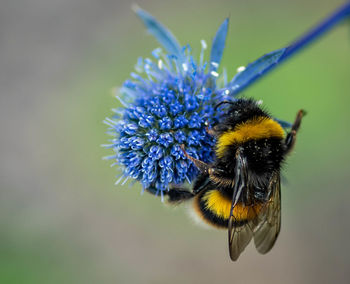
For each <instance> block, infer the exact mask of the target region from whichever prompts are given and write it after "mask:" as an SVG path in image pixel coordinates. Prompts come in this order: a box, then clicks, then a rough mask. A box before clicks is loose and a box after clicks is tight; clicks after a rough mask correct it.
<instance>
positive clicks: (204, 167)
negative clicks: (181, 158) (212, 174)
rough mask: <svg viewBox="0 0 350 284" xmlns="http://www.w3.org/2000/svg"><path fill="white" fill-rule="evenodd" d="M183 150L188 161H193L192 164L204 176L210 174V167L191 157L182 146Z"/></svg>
mask: <svg viewBox="0 0 350 284" xmlns="http://www.w3.org/2000/svg"><path fill="white" fill-rule="evenodd" d="M181 150H182V152H183V153H184V155H185V156H186V158H187V159H189V160H191V161H192V163H193V164H194V165H195V166H196V167H197V168H198V169H199V170H200V171H201V172H202V173H204V174H207V173H208V172H209V169H210V166H209V165H208V164H206V163H204V162H202V161H200V160H198V159H195V158H193V157H191V156H190V155H189V154H188V153H187V152H186V150H185V146H184V145H183V144H182V145H181Z"/></svg>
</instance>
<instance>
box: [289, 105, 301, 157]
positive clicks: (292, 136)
mask: <svg viewBox="0 0 350 284" xmlns="http://www.w3.org/2000/svg"><path fill="white" fill-rule="evenodd" d="M305 114H306V112H305V111H304V110H302V109H301V110H299V111H298V113H297V116H296V118H295V121H294V123H293V125H292V129H291V131H290V132H289V133H288V134H287V137H286V139H285V140H284V144H285V145H286V150H285V151H286V154H288V153H290V152H291V151H292V150H293V147H294V145H295V141H296V137H297V132H298V130H299V127H300V124H301V120H302V118H303V116H304V115H305Z"/></svg>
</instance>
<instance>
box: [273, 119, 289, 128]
mask: <svg viewBox="0 0 350 284" xmlns="http://www.w3.org/2000/svg"><path fill="white" fill-rule="evenodd" d="M274 120H275V121H277V122H278V123H279V124H280V125H281V126H282V127H283V128H291V127H292V124H291V123H290V122H288V121H284V120H280V119H277V118H274Z"/></svg>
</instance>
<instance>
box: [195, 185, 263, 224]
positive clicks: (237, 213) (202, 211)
mask: <svg viewBox="0 0 350 284" xmlns="http://www.w3.org/2000/svg"><path fill="white" fill-rule="evenodd" d="M231 206H232V199H230V198H228V197H227V196H225V195H224V194H222V193H221V191H219V190H217V189H213V190H209V191H206V192H204V193H201V194H199V195H197V196H196V198H195V199H194V207H195V211H196V213H197V214H198V215H199V216H200V217H201V218H202V220H203V221H205V222H206V223H207V224H209V225H212V226H215V227H218V228H227V227H228V220H229V218H230V210H231ZM260 208H261V205H260V204H258V203H257V204H256V205H254V206H245V205H244V204H243V203H237V204H236V206H235V207H234V209H233V212H232V215H233V217H234V219H235V222H234V225H235V226H243V225H244V224H246V223H247V222H248V221H250V220H252V219H254V218H256V216H257V214H258V213H259V210H260Z"/></svg>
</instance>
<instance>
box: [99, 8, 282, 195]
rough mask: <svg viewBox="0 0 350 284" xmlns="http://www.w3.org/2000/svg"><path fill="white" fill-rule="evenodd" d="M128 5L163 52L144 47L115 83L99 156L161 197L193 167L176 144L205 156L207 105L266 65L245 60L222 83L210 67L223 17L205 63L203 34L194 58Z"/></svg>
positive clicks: (211, 111)
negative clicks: (114, 103)
mask: <svg viewBox="0 0 350 284" xmlns="http://www.w3.org/2000/svg"><path fill="white" fill-rule="evenodd" d="M136 12H137V14H138V16H139V17H140V18H141V20H142V21H143V22H144V24H145V25H146V27H147V28H148V30H149V32H150V33H151V34H153V35H154V36H155V37H156V38H157V39H158V41H159V42H160V43H161V44H162V45H163V47H164V48H165V51H163V50H162V49H160V48H158V49H156V50H154V51H153V52H152V59H150V58H145V59H143V58H139V60H138V62H137V64H136V67H135V69H136V72H133V73H131V75H130V76H131V79H129V80H126V81H125V82H124V84H123V86H122V88H121V89H120V91H119V95H118V96H117V98H118V99H119V101H120V103H121V104H122V106H123V107H121V108H118V109H115V110H114V112H115V114H114V116H113V117H112V118H107V119H106V120H105V123H106V124H107V125H108V126H109V129H108V133H109V134H110V135H111V136H112V137H113V138H112V139H111V140H110V142H111V144H109V145H106V146H108V147H110V148H112V149H113V151H114V152H115V155H112V156H110V157H107V158H108V159H113V160H116V162H115V163H114V164H118V165H120V166H121V168H122V177H125V178H126V179H125V180H124V183H125V182H126V180H127V179H128V178H129V177H131V178H133V179H135V180H137V181H139V182H140V183H141V184H142V186H143V188H144V189H146V190H147V191H149V192H151V193H154V194H160V195H161V196H163V193H164V191H165V190H168V189H169V186H170V184H172V183H173V184H182V183H184V182H186V181H188V182H191V181H192V180H193V179H194V178H195V177H196V175H197V174H198V171H197V169H196V168H195V166H194V165H193V164H192V162H190V161H189V160H187V159H186V157H185V156H184V154H183V152H182V150H181V145H184V146H185V148H186V151H187V152H188V153H189V154H190V155H191V156H193V157H194V158H197V159H200V160H202V161H204V162H209V163H210V162H211V161H212V160H213V158H214V151H213V150H212V149H213V146H214V144H215V141H214V139H213V137H211V136H209V134H208V133H207V132H206V131H205V128H206V122H208V123H211V122H213V121H215V119H216V118H217V117H218V116H219V115H220V114H219V113H217V111H216V110H215V105H216V104H217V103H218V102H220V101H222V100H228V99H229V100H234V99H235V98H234V96H235V95H236V94H237V93H238V89H239V88H240V86H245V84H246V80H250V79H251V77H252V76H254V74H255V73H254V72H255V71H256V70H257V69H259V68H260V69H259V71H261V70H262V69H263V68H267V67H268V63H266V60H261V61H260V62H258V63H257V64H258V68H257V67H256V66H255V65H254V63H253V64H252V65H253V67H254V68H253V69H251V68H250V67H248V68H247V69H246V71H245V72H242V73H239V74H238V75H236V76H235V78H233V80H232V81H231V82H226V76H225V75H224V74H219V72H218V68H219V65H220V61H221V58H222V54H223V51H224V46H225V40H226V35H227V29H228V19H226V20H225V21H224V22H223V23H222V25H221V26H220V27H219V29H218V31H217V33H216V35H215V37H214V39H213V43H212V48H211V53H210V60H209V62H204V60H203V58H204V52H205V50H206V48H207V45H206V43H205V42H204V41H202V42H201V45H202V49H201V53H200V56H199V59H198V60H196V59H195V57H194V56H193V55H192V51H191V48H190V47H189V46H188V45H187V46H185V47H181V46H180V44H179V43H178V41H177V40H176V38H175V37H174V36H173V35H172V34H171V33H170V32H169V31H168V30H167V29H166V28H165V27H163V26H162V25H161V24H160V23H159V22H157V21H156V20H155V19H154V18H153V17H152V16H151V15H149V14H148V13H146V12H145V11H143V10H141V9H138V10H137V11H136ZM281 54H283V50H280V51H278V52H277V53H274V54H272V55H270V56H269V57H268V59H269V60H270V61H269V62H270V64H272V63H271V62H272V61H271V60H276V58H277V59H278V56H281ZM271 58H272V59H271ZM122 177H121V178H120V179H119V180H118V181H117V183H118V182H119V181H121V179H122Z"/></svg>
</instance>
